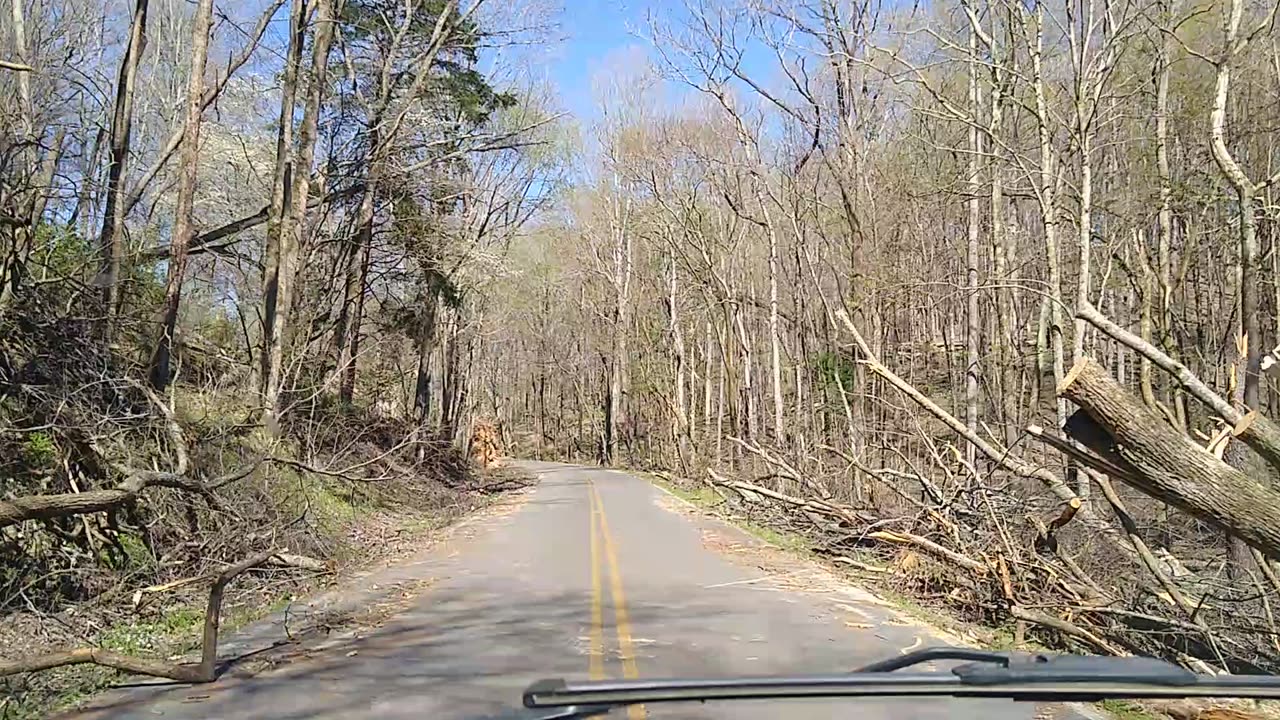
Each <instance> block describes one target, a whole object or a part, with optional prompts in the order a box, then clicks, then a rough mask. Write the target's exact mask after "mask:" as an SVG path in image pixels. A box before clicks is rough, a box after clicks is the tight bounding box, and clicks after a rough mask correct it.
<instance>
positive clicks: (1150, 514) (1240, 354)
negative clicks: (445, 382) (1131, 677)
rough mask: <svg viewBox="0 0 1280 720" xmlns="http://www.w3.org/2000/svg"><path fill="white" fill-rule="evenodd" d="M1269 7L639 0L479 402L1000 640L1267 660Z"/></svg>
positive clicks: (487, 358) (547, 438) (485, 364)
mask: <svg viewBox="0 0 1280 720" xmlns="http://www.w3.org/2000/svg"><path fill="white" fill-rule="evenodd" d="M1275 22H1276V6H1275V3H1273V2H1270V0H1265V1H1262V2H1252V1H1251V0H1216V1H1215V2H1208V3H1191V2H1177V1H1176V0H1150V1H1148V0H1066V1H1065V2H1057V1H1055V0H1047V1H1044V2H1002V1H999V0H995V1H990V2H988V1H987V0H957V1H956V2H945V3H938V4H931V5H914V6H910V7H908V6H904V5H892V4H880V3H876V2H871V1H869V0H850V1H845V0H778V1H776V2H775V1H773V0H689V1H688V2H685V3H683V4H682V6H681V9H680V10H678V11H676V12H674V13H669V14H663V13H653V14H651V15H650V17H649V21H648V23H647V25H646V26H645V27H643V28H638V29H637V36H638V37H640V38H642V39H643V40H644V42H645V43H646V45H645V50H646V51H645V52H642V53H639V59H638V58H637V57H636V56H632V57H628V58H626V59H625V60H624V61H623V62H619V63H617V65H616V67H614V68H611V69H608V70H606V71H604V72H602V73H601V74H599V75H598V80H597V97H598V108H599V112H598V118H597V119H596V121H595V122H594V124H592V125H591V127H590V128H589V136H590V137H591V138H592V142H593V143H594V146H592V147H589V148H587V151H586V152H585V153H584V155H583V158H584V161H583V166H582V167H581V168H580V175H581V177H582V181H581V182H580V183H578V184H577V185H576V186H575V187H574V189H573V191H572V193H571V194H570V196H569V197H568V198H567V199H566V203H565V209H564V211H563V212H562V213H561V214H560V215H559V216H558V217H557V218H556V219H555V220H554V221H548V222H547V223H543V224H540V225H539V226H538V228H537V229H536V230H534V231H531V232H529V233H527V234H525V235H523V236H522V237H521V238H520V240H519V241H518V243H517V244H516V245H515V246H514V247H513V249H512V255H513V259H514V262H515V263H518V265H519V266H520V267H522V268H524V272H521V273H519V274H516V275H514V276H512V277H511V278H510V279H509V282H507V283H504V284H503V285H502V286H500V287H497V288H495V289H494V297H495V298H497V300H496V301H495V302H494V305H495V307H496V308H498V312H495V313H493V314H491V315H489V316H487V317H486V319H485V327H486V329H487V332H488V335H489V338H490V339H489V341H488V342H486V343H485V344H484V345H483V346H482V350H483V352H482V354H481V355H480V357H479V359H478V361H479V362H480V363H481V364H482V366H481V368H480V370H481V372H483V373H484V375H485V377H487V378H489V380H488V381H487V384H488V386H489V387H488V391H487V392H488V396H489V398H490V399H491V400H492V402H493V407H492V411H493V412H494V413H496V414H497V415H498V416H499V417H500V418H501V419H502V421H503V422H504V424H505V425H506V427H507V428H508V433H509V434H510V435H511V437H512V438H513V440H514V441H515V442H517V443H518V444H519V447H520V448H521V450H522V451H523V452H525V453H527V454H530V455H537V456H541V457H549V458H579V459H591V460H599V461H601V462H603V463H606V464H618V465H632V466H639V467H647V468H651V469H657V470H661V471H665V472H669V473H671V474H672V475H674V476H676V477H678V478H684V479H685V480H684V481H685V482H693V483H698V484H704V483H705V484H709V485H710V486H711V487H712V488H713V489H714V490H715V491H716V492H718V493H720V494H721V495H722V496H723V497H725V498H726V499H729V500H731V501H732V502H733V503H734V504H735V505H736V506H737V507H738V508H739V509H740V511H743V512H747V513H748V514H752V515H755V516H758V517H763V518H765V519H766V520H768V521H769V522H772V523H775V524H780V525H782V526H786V527H789V528H791V529H792V530H794V531H795V532H798V533H801V534H802V535H804V536H806V537H807V538H808V540H809V543H810V545H811V546H812V547H814V548H815V549H816V550H817V551H818V552H821V553H823V554H825V555H827V556H829V557H830V558H832V559H833V561H835V562H837V563H842V564H844V565H846V566H850V567H854V568H860V569H861V570H862V571H863V572H864V573H866V574H868V576H869V577H871V578H877V577H878V578H880V582H887V583H890V584H895V585H896V586H897V587H898V589H900V590H908V591H910V592H912V593H914V594H916V595H917V596H920V597H924V598H927V599H929V601H930V602H932V603H934V604H938V605H946V606H948V607H949V608H950V609H951V610H953V611H955V612H956V613H957V614H959V615H961V616H962V617H965V618H968V619H971V620H979V621H982V622H985V623H987V624H989V625H992V626H995V627H997V628H1001V629H1005V630H1007V631H1008V632H1009V636H1010V637H1012V638H1013V639H1014V642H1017V643H1022V642H1024V641H1037V642H1042V643H1047V644H1049V645H1052V646H1055V647H1070V648H1073V649H1078V650H1084V651H1088V652H1104V653H1115V654H1129V653H1139V654H1153V655H1158V656H1162V657H1166V658H1169V659H1172V660H1174V661H1177V662H1181V663H1183V664H1185V665H1187V666H1189V667H1192V668H1195V669H1197V670H1201V671H1206V670H1230V671H1236V672H1241V671H1257V670H1260V669H1261V670H1270V671H1273V672H1274V671H1275V670H1276V669H1277V668H1278V667H1280V625H1278V624H1277V620H1276V616H1277V614H1278V613H1280V594H1278V592H1280V581H1278V580H1277V572H1278V570H1277V567H1276V565H1275V560H1276V559H1277V558H1280V553H1278V551H1280V545H1277V544H1276V538H1275V537H1274V533H1275V531H1276V528H1278V527H1280V518H1277V517H1276V514H1275V513H1276V509H1277V508H1278V507H1280V495H1277V493H1276V487H1275V478H1274V475H1275V473H1276V472H1280V463H1277V460H1280V456H1276V455H1275V454H1274V453H1272V450H1273V449H1274V448H1273V446H1272V445H1271V437H1272V432H1273V430H1274V427H1275V426H1274V425H1273V424H1272V423H1271V422H1270V421H1269V420H1268V419H1267V416H1268V415H1270V416H1271V417H1276V411H1277V410H1278V409H1280V393H1277V392H1276V388H1275V387H1274V383H1273V382H1272V380H1271V378H1270V377H1269V376H1268V374H1267V372H1268V369H1269V368H1271V367H1272V366H1273V364H1274V360H1275V358H1274V357H1273V356H1271V354H1270V349H1271V348H1272V347H1275V346H1276V344H1277V342H1280V328H1278V327H1277V318H1278V317H1280V316H1278V314H1277V308H1278V307H1280V280H1277V278H1278V277H1280V252H1278V251H1280V245H1277V234H1276V223H1275V217H1276V208H1277V204H1276V201H1275V197H1276V196H1275V192H1276V189H1275V185H1276V182H1277V181H1278V180H1280V166H1277V155H1276V151H1277V135H1276V123H1275V121H1276V118H1277V117H1280V114H1278V107H1277V101H1278V100H1280V61H1278V60H1277V58H1278V57H1280V55H1277V49H1276V48H1277V46H1276V34H1275V27H1274V26H1275ZM646 59H647V61H645V60H646ZM743 508H745V510H743ZM891 569H892V570H894V572H892V573H889V572H888V571H889V570H891Z"/></svg>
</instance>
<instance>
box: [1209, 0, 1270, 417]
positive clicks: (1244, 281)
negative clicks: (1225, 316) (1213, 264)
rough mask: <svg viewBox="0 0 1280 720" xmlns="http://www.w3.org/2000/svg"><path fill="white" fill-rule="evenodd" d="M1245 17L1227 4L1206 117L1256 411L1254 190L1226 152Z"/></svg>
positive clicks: (1243, 363)
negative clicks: (1235, 222)
mask: <svg viewBox="0 0 1280 720" xmlns="http://www.w3.org/2000/svg"><path fill="white" fill-rule="evenodd" d="M1243 13H1244V0H1230V3H1229V6H1228V7H1227V8H1226V11H1225V12H1224V13H1223V47H1224V50H1223V53H1222V56H1221V57H1220V58H1219V60H1218V63H1217V70H1218V72H1217V82H1216V83H1215V87H1214V95H1213V110H1212V111H1211V112H1210V114H1209V141H1210V142H1209V144H1210V148H1211V149H1212V151H1213V159H1214V161H1215V162H1216V163H1217V164H1218V168H1219V169H1220V170H1221V171H1222V174H1223V175H1224V176H1226V178H1227V180H1228V181H1229V182H1230V183H1231V186H1232V187H1233V188H1235V191H1236V201H1237V203H1238V206H1239V213H1240V218H1239V228H1240V230H1239V237H1240V319H1241V323H1242V325H1243V335H1244V339H1245V345H1246V352H1245V355H1244V357H1241V358H1240V359H1239V367H1240V370H1241V373H1242V374H1243V378H1242V379H1243V384H1244V404H1245V405H1246V406H1248V407H1250V408H1253V409H1257V408H1258V406H1259V395H1260V392H1259V383H1258V379H1259V378H1258V369H1259V368H1258V361H1259V359H1260V358H1261V349H1262V337H1261V335H1260V334H1259V329H1260V326H1259V319H1258V279H1257V269H1258V236H1257V218H1256V217H1255V209H1254V196H1255V195H1256V193H1257V186H1256V185H1255V184H1254V183H1253V181H1252V180H1250V179H1249V177H1248V175H1246V174H1245V171H1244V168H1242V167H1240V164H1239V163H1238V162H1237V161H1236V159H1235V157H1233V156H1232V154H1231V151H1230V150H1229V149H1228V148H1227V100H1228V99H1229V96H1230V89H1231V70H1232V68H1233V66H1234V65H1235V61H1236V57H1237V56H1238V55H1239V54H1240V53H1241V52H1242V51H1243V50H1244V47H1242V45H1241V43H1240V41H1239V34H1240V20H1241V16H1242V15H1243Z"/></svg>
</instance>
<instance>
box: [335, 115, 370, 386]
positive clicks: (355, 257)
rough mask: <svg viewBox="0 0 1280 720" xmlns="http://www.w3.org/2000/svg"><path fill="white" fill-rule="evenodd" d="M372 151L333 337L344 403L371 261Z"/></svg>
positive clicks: (352, 376) (352, 379)
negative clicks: (361, 302) (360, 309)
mask: <svg viewBox="0 0 1280 720" xmlns="http://www.w3.org/2000/svg"><path fill="white" fill-rule="evenodd" d="M369 134H370V140H369V142H370V144H371V145H376V144H377V142H378V131H377V129H376V128H374V129H373V130H371V131H370V133H369ZM372 156H373V152H372V150H371V151H370V152H369V153H367V154H366V156H365V158H364V162H363V165H364V166H365V168H367V171H366V175H365V183H364V190H363V191H362V192H361V193H360V205H359V209H358V210H357V211H356V222H355V227H356V232H355V235H354V236H352V237H351V240H350V241H349V242H348V243H347V247H346V249H345V254H346V270H345V271H344V272H343V285H342V287H343V292H342V305H341V307H339V309H338V319H337V322H336V323H335V324H334V329H333V337H334V345H335V346H336V350H337V356H338V366H337V375H338V377H339V391H338V394H339V396H340V398H341V400H342V401H343V402H347V403H349V402H351V393H352V392H353V390H354V387H355V370H354V368H355V364H356V356H355V352H356V351H357V350H358V344H359V343H358V342H356V341H355V338H356V337H358V336H359V335H360V322H361V320H362V318H361V317H357V316H358V315H360V313H358V312H357V306H358V305H359V304H360V298H361V297H363V295H364V292H365V282H364V279H365V276H366V275H367V272H368V271H367V269H366V268H367V267H368V262H369V253H370V249H371V246H372V244H373V215H374V204H375V199H376V195H375V193H376V192H377V184H378V173H377V168H376V167H375V165H374V160H373V157H372Z"/></svg>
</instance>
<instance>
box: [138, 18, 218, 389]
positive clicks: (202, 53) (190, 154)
mask: <svg viewBox="0 0 1280 720" xmlns="http://www.w3.org/2000/svg"><path fill="white" fill-rule="evenodd" d="M212 24H213V0H199V3H198V4H197V5H196V12H195V17H194V20H193V26H192V29H191V77H190V78H189V80H188V83H187V113H186V121H185V126H186V132H185V133H183V140H182V167H181V168H180V169H179V170H178V202H177V210H176V211H175V217H174V221H173V234H172V239H171V240H170V243H169V246H170V250H169V268H168V276H167V277H166V279H165V289H164V312H163V315H162V318H161V322H160V337H159V338H158V339H157V340H156V346H155V349H154V351H153V352H152V355H151V372H150V379H151V386H152V387H154V388H156V389H157V390H164V388H165V386H166V385H168V384H169V377H170V359H171V357H172V354H173V336H174V333H175V331H176V330H177V327H178V311H179V309H180V307H181V304H182V280H183V277H184V276H185V274H186V271H187V248H188V247H190V245H191V238H192V236H193V235H194V234H195V230H194V227H193V224H192V212H193V210H194V206H195V194H196V180H197V175H198V172H199V168H200V121H201V115H202V114H203V113H202V108H203V105H202V100H203V97H204V68H205V61H206V60H207V58H208V56H209V29H210V26H211V25H212Z"/></svg>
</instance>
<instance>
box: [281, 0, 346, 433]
mask: <svg viewBox="0 0 1280 720" xmlns="http://www.w3.org/2000/svg"><path fill="white" fill-rule="evenodd" d="M315 3H316V16H315V32H314V33H313V38H312V52H311V77H310V82H309V83H308V86H307V100H306V104H305V105H304V107H303V114H302V125H301V126H299V128H298V148H297V155H296V161H295V162H294V163H293V173H292V175H293V177H292V180H293V183H292V192H291V193H290V197H289V201H290V204H289V210H288V213H287V214H286V215H285V216H284V220H283V222H281V227H280V250H279V262H278V265H277V268H276V277H275V287H274V291H275V292H274V295H275V297H274V302H272V298H268V299H267V302H266V303H265V305H266V310H267V312H264V314H263V316H264V318H270V320H269V322H270V328H271V334H270V336H268V337H267V347H266V352H265V353H264V358H265V359H266V362H267V371H266V372H265V373H264V376H265V386H266V393H265V397H264V398H263V400H264V407H263V422H264V423H265V424H266V426H267V428H268V430H269V431H270V432H271V433H272V434H278V433H279V430H280V413H281V411H282V409H283V408H281V407H280V395H281V392H282V390H283V383H284V367H283V366H284V345H285V340H286V334H285V326H286V324H287V322H288V319H289V313H290V311H291V309H292V303H293V279H294V275H295V274H296V272H297V262H298V248H299V247H301V245H302V238H303V235H304V233H305V232H306V221H307V197H308V194H309V193H310V190H311V165H312V163H313V161H314V160H315V148H316V135H317V131H318V127H319V120H320V107H321V100H322V99H323V97H324V89H325V74H326V70H327V69H328V65H329V45H330V43H331V42H332V40H333V31H334V24H335V23H334V17H333V0H315Z"/></svg>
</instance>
